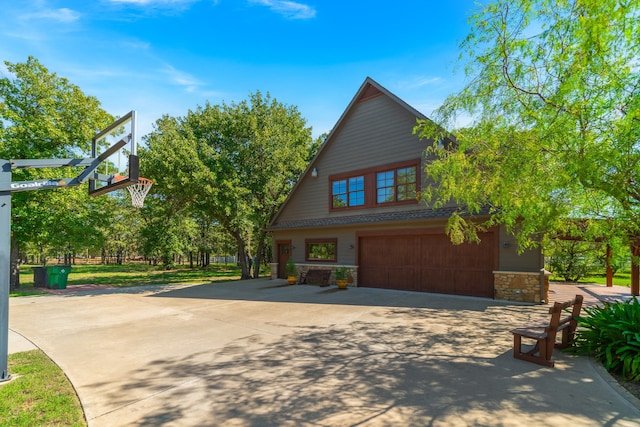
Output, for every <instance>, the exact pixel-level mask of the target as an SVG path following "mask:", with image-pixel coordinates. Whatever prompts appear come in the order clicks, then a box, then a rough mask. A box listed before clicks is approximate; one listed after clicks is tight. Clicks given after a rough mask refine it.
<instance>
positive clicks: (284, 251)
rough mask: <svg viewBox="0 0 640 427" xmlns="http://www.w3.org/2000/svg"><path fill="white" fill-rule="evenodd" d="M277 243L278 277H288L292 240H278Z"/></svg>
mask: <svg viewBox="0 0 640 427" xmlns="http://www.w3.org/2000/svg"><path fill="white" fill-rule="evenodd" d="M276 244H277V245H278V278H279V279H286V278H287V271H286V265H287V261H289V257H290V256H291V240H281V241H277V242H276Z"/></svg>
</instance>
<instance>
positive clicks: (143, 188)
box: [127, 178, 153, 208]
mask: <svg viewBox="0 0 640 427" xmlns="http://www.w3.org/2000/svg"><path fill="white" fill-rule="evenodd" d="M152 185H153V181H151V180H150V179H147V178H138V183H137V184H131V185H130V186H128V187H127V190H129V193H130V194H131V204H132V205H133V206H134V207H136V208H141V207H142V206H143V205H144V198H145V197H147V193H148V192H149V190H151V186H152Z"/></svg>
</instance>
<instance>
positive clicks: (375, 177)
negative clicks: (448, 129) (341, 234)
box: [329, 159, 420, 211]
mask: <svg viewBox="0 0 640 427" xmlns="http://www.w3.org/2000/svg"><path fill="white" fill-rule="evenodd" d="M329 191H330V194H329V197H330V199H329V209H330V210H332V211H335V210H345V209H367V208H375V207H380V206H393V205H397V204H408V203H418V201H417V199H416V195H417V194H418V193H419V191H420V159H413V160H408V161H404V162H397V163H393V164H387V165H382V166H374V167H371V168H368V169H360V170H357V171H351V172H345V173H340V174H336V175H331V176H330V177H329Z"/></svg>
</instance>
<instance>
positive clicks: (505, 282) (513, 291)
mask: <svg viewBox="0 0 640 427" xmlns="http://www.w3.org/2000/svg"><path fill="white" fill-rule="evenodd" d="M540 274H541V273H525V272H519V271H494V272H493V286H494V290H495V298H496V299H500V300H507V301H519V302H531V303H540V304H546V303H548V302H549V275H550V273H549V272H548V271H544V272H543V273H542V274H544V291H543V294H542V295H543V300H541V296H540Z"/></svg>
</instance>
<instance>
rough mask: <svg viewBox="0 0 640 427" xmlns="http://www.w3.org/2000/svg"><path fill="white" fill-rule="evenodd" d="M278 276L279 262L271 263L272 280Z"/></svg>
mask: <svg viewBox="0 0 640 427" xmlns="http://www.w3.org/2000/svg"><path fill="white" fill-rule="evenodd" d="M277 278H278V263H277V262H272V263H271V280H275V279H277Z"/></svg>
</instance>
